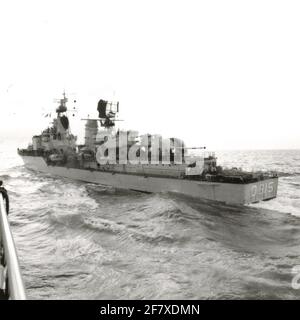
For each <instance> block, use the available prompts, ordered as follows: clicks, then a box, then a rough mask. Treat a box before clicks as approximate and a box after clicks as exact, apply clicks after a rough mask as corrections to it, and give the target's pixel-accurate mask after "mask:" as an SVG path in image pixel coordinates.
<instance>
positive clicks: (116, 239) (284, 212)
mask: <svg viewBox="0 0 300 320" xmlns="http://www.w3.org/2000/svg"><path fill="white" fill-rule="evenodd" d="M16 148H17V143H15V142H11V143H3V142H2V143H0V179H2V180H4V182H5V186H6V188H7V189H8V191H9V195H10V199H11V213H10V216H9V218H10V222H11V227H12V231H13V234H14V238H15V242H16V246H17V250H18V254H19V259H20V264H21V268H22V274H23V278H24V282H25V286H26V290H27V295H28V298H30V299H299V298H300V290H296V289H293V288H292V280H293V278H294V277H295V274H293V273H292V269H293V267H295V266H298V265H300V150H288V151H286V150H285V151H284V150H276V151H270V150H268V151H228V152H218V153H217V156H218V158H219V163H221V164H223V165H226V166H237V167H244V168H249V167H253V165H255V166H256V168H258V169H268V170H276V171H278V173H279V175H280V182H279V190H278V198H277V199H275V200H272V201H269V202H263V203H259V204H255V205H252V206H246V207H237V206H225V205H222V204H218V203H211V202H207V201H199V200H192V199H190V198H187V197H183V196H176V195H173V194H142V193H137V192H130V191H120V190H116V189H113V188H106V187H103V186H99V185H93V184H86V183H83V182H78V181H72V180H68V179H64V178H59V177H53V176H50V175H45V174H41V173H35V172H31V171H29V170H27V169H25V168H24V167H23V165H22V161H21V160H20V159H19V158H18V155H17V154H16Z"/></svg>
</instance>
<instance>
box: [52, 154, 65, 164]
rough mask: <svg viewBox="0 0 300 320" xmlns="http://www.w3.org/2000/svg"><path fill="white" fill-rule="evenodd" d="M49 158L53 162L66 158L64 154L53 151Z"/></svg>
mask: <svg viewBox="0 0 300 320" xmlns="http://www.w3.org/2000/svg"><path fill="white" fill-rule="evenodd" d="M49 159H50V160H51V161H52V162H59V161H63V160H64V157H63V155H61V154H59V153H53V154H51V155H50V156H49Z"/></svg>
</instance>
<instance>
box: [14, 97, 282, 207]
mask: <svg viewBox="0 0 300 320" xmlns="http://www.w3.org/2000/svg"><path fill="white" fill-rule="evenodd" d="M67 101H68V100H67V98H66V96H65V94H64V95H63V98H62V99H60V102H59V106H58V108H57V109H56V113H57V116H56V117H55V119H54V120H53V123H52V125H51V126H50V127H49V128H47V129H46V130H44V131H43V132H42V133H41V134H40V135H36V136H33V138H32V144H30V145H29V147H28V148H26V149H18V153H19V155H20V156H21V157H22V158H23V161H24V163H25V165H26V166H27V167H28V168H30V169H33V170H38V171H42V172H47V173H52V174H54V175H58V176H63V177H68V178H71V179H78V180H82V181H87V182H92V183H98V184H102V185H107V186H112V187H115V188H123V189H131V190H137V191H143V192H176V193H180V194H184V195H187V196H191V197H196V198H199V199H208V200H214V201H222V202H226V203H231V204H249V203H255V202H258V201H261V200H270V199H272V198H275V197H276V194H277V185H278V177H277V175H276V173H272V172H245V171H242V170H240V169H237V168H232V169H223V168H222V167H221V166H218V165H217V158H216V156H215V154H214V153H208V152H205V153H203V154H202V155H201V156H195V155H192V154H190V152H189V151H190V150H189V148H187V147H186V145H185V143H184V141H182V140H181V139H178V138H170V139H164V138H163V137H162V136H160V135H152V134H145V135H140V134H139V132H137V131H134V130H129V131H125V130H120V129H116V121H120V120H119V119H117V114H118V112H119V103H118V102H117V103H114V102H108V101H105V100H102V99H101V100H100V101H99V102H98V106H97V111H98V117H96V118H94V119H92V118H87V119H84V120H85V121H86V124H85V141H84V144H83V145H79V144H77V138H76V136H74V135H73V134H72V133H71V131H70V124H69V118H68V114H67V111H68V110H67Z"/></svg>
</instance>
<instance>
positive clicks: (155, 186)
mask: <svg viewBox="0 0 300 320" xmlns="http://www.w3.org/2000/svg"><path fill="white" fill-rule="evenodd" d="M21 157H22V159H23V161H24V164H25V166H26V167H27V168H29V169H32V170H35V171H40V172H44V173H50V174H52V175H56V176H61V177H66V178H70V179H74V180H80V181H85V182H89V183H96V184H101V185H105V186H111V187H115V188H121V189H129V190H137V191H142V192H151V193H152V192H153V193H157V192H174V193H179V194H184V195H187V196H190V197H193V198H198V199H207V200H213V201H219V202H224V203H228V204H237V205H245V204H250V203H256V202H259V201H262V200H264V201H265V200H270V199H272V198H275V197H276V194H277V186H278V178H271V179H266V180H263V181H259V182H254V183H249V184H233V183H219V182H205V181H196V180H187V179H177V178H165V177H151V176H141V175H135V174H122V173H115V172H103V171H99V170H88V169H77V168H67V167H63V166H51V165H50V166H49V165H47V163H46V162H45V160H44V158H43V157H38V156H21Z"/></svg>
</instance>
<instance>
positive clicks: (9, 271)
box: [0, 193, 26, 300]
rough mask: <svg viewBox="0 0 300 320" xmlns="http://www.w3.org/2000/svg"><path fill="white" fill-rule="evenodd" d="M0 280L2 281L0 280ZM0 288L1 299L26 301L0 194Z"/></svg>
mask: <svg viewBox="0 0 300 320" xmlns="http://www.w3.org/2000/svg"><path fill="white" fill-rule="evenodd" d="M6 201H7V200H6ZM1 278H2V279H1ZM0 285H1V286H2V288H0V291H1V296H2V297H1V298H2V299H7V300H26V294H25V287H24V283H23V280H22V276H21V271H20V265H19V259H18V255H17V251H16V247H15V243H14V240H13V236H12V233H11V230H10V226H9V221H8V217H7V212H6V208H5V206H4V199H3V196H2V194H1V193H0Z"/></svg>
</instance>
